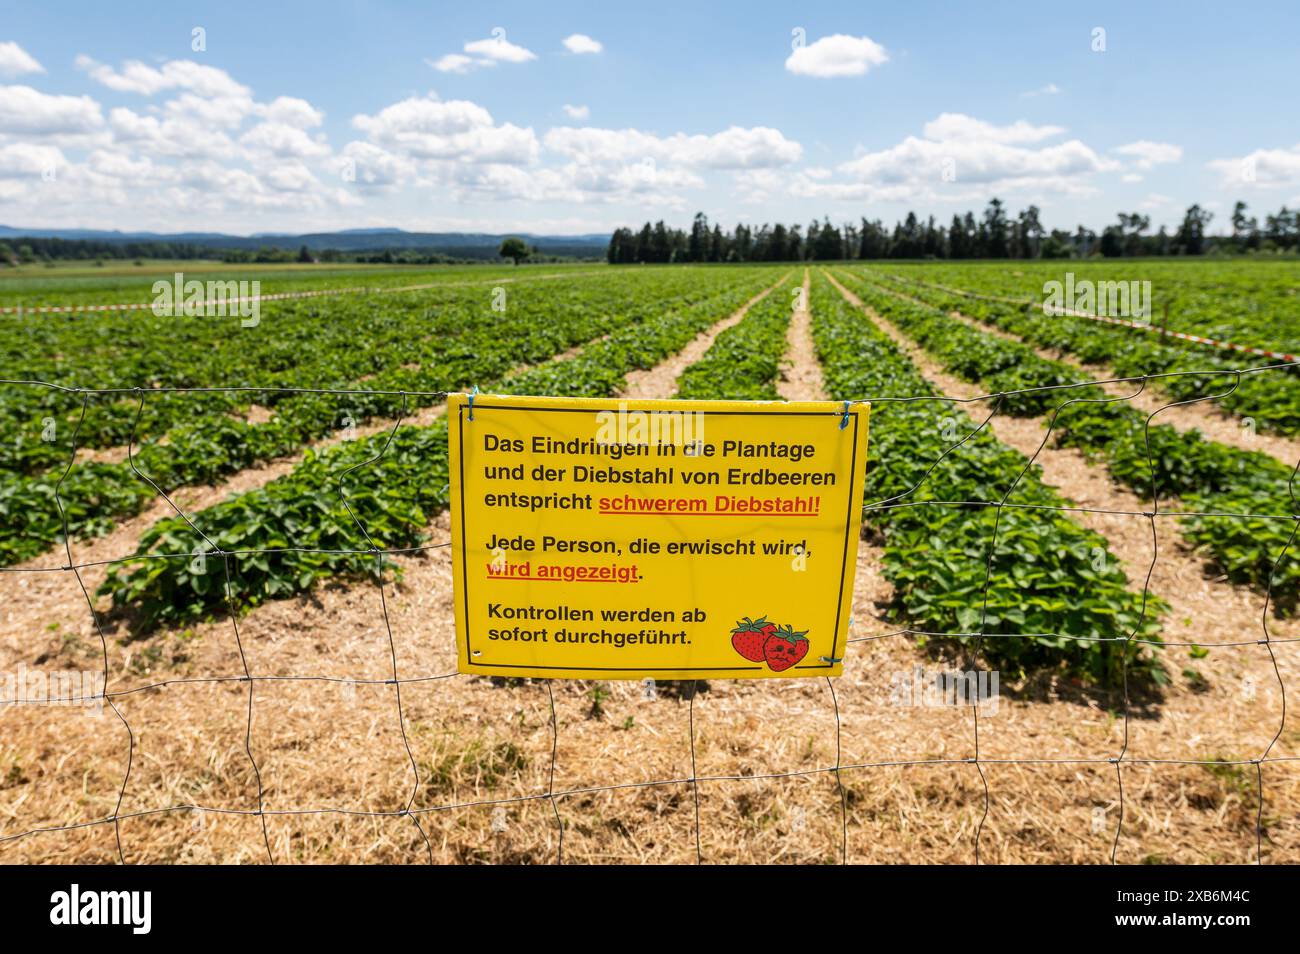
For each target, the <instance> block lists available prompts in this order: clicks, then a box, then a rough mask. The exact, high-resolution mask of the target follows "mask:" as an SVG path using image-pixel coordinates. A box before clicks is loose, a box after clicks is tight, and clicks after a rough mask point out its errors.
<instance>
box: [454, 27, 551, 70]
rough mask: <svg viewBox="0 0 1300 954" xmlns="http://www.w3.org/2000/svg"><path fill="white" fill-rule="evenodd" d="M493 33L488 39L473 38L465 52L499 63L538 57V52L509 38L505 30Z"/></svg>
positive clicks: (520, 61) (519, 61)
mask: <svg viewBox="0 0 1300 954" xmlns="http://www.w3.org/2000/svg"><path fill="white" fill-rule="evenodd" d="M493 34H494V35H493V36H491V37H489V38H488V39H486V40H473V41H472V42H469V43H466V44H465V46H464V50H465V52H466V53H470V54H473V55H474V56H482V57H484V58H486V59H489V60H494V61H496V62H498V63H527V62H528V61H529V60H535V59H537V54H536V53H534V52H533V51H532V50H529V49H527V48H525V47H522V46H518V45H516V44H514V43H511V42H510V41H509V40H507V39H506V35H505V31H504V30H499V31H497V30H494V31H493Z"/></svg>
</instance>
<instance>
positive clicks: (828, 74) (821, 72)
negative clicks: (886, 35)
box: [785, 33, 889, 79]
mask: <svg viewBox="0 0 1300 954" xmlns="http://www.w3.org/2000/svg"><path fill="white" fill-rule="evenodd" d="M887 62H889V53H888V52H887V51H886V50H885V48H884V47H883V46H881V45H880V44H879V43H877V42H876V41H875V40H873V39H871V37H869V36H847V35H846V34H843V33H836V34H834V35H832V36H824V37H822V38H821V39H820V40H817V41H816V42H814V43H810V44H808V45H807V46H801V47H797V48H796V49H795V50H794V52H792V53H791V54H790V55H789V56H788V57H786V60H785V68H786V69H787V70H789V71H790V72H791V73H795V74H796V75H799V76H815V77H817V78H819V79H830V78H835V77H841V76H863V75H865V74H866V72H867V71H868V70H869V69H871V67H873V66H881V65H882V64H884V63H887Z"/></svg>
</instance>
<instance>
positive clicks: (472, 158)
mask: <svg viewBox="0 0 1300 954" xmlns="http://www.w3.org/2000/svg"><path fill="white" fill-rule="evenodd" d="M352 125H353V126H355V127H356V128H357V129H359V130H361V131H362V132H364V133H365V134H366V135H367V136H368V137H369V138H370V139H371V141H373V142H375V143H376V144H378V145H380V146H383V147H384V148H385V149H388V150H390V151H394V152H399V153H404V154H406V155H409V156H411V157H413V158H417V159H459V160H462V161H468V162H502V163H512V164H519V163H527V162H531V161H533V160H534V159H536V158H537V152H538V144H537V137H536V135H535V134H534V133H533V130H532V128H531V127H529V128H527V129H523V128H520V127H519V126H515V125H513V124H511V123H504V124H502V125H499V126H498V125H496V124H495V123H494V122H493V119H492V115H491V113H489V112H488V111H487V110H486V109H484V108H483V107H482V106H479V105H478V104H477V103H472V102H470V101H468V100H445V101H444V100H440V99H434V98H432V97H424V98H420V97H411V98H409V99H404V100H402V101H401V102H399V103H394V104H393V105H391V106H387V107H385V108H384V109H382V110H380V111H379V112H378V113H377V114H375V115H374V116H366V115H359V116H356V117H354V118H353V120H352Z"/></svg>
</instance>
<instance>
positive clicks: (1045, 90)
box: [1020, 83, 1061, 98]
mask: <svg viewBox="0 0 1300 954" xmlns="http://www.w3.org/2000/svg"><path fill="white" fill-rule="evenodd" d="M1060 92H1061V87H1059V86H1057V85H1056V84H1055V83H1048V84H1047V85H1046V86H1040V87H1038V89H1031V90H1026V91H1025V92H1023V93H1021V94H1020V95H1021V96H1024V97H1027V98H1031V97H1034V96H1055V95H1056V94H1058V93H1060Z"/></svg>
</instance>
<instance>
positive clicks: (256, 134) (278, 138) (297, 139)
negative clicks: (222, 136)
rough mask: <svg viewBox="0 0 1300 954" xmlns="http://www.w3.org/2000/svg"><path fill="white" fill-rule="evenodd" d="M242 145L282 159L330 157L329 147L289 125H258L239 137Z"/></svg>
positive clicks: (265, 123)
mask: <svg viewBox="0 0 1300 954" xmlns="http://www.w3.org/2000/svg"><path fill="white" fill-rule="evenodd" d="M239 141H240V143H242V144H243V145H245V146H247V147H249V148H250V149H253V150H255V151H257V152H260V153H265V154H267V155H271V156H277V157H279V158H281V159H289V158H293V159H308V158H318V157H320V156H327V155H329V152H330V149H329V146H327V145H325V143H323V142H319V141H317V140H315V139H312V138H311V136H309V135H308V134H307V133H306V132H305V131H304V130H302V129H299V128H298V127H297V126H290V125H289V124H288V123H277V122H264V123H258V124H257V125H256V126H254V127H253V128H252V129H250V130H248V132H246V133H244V134H243V135H242V136H240V137H239Z"/></svg>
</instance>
